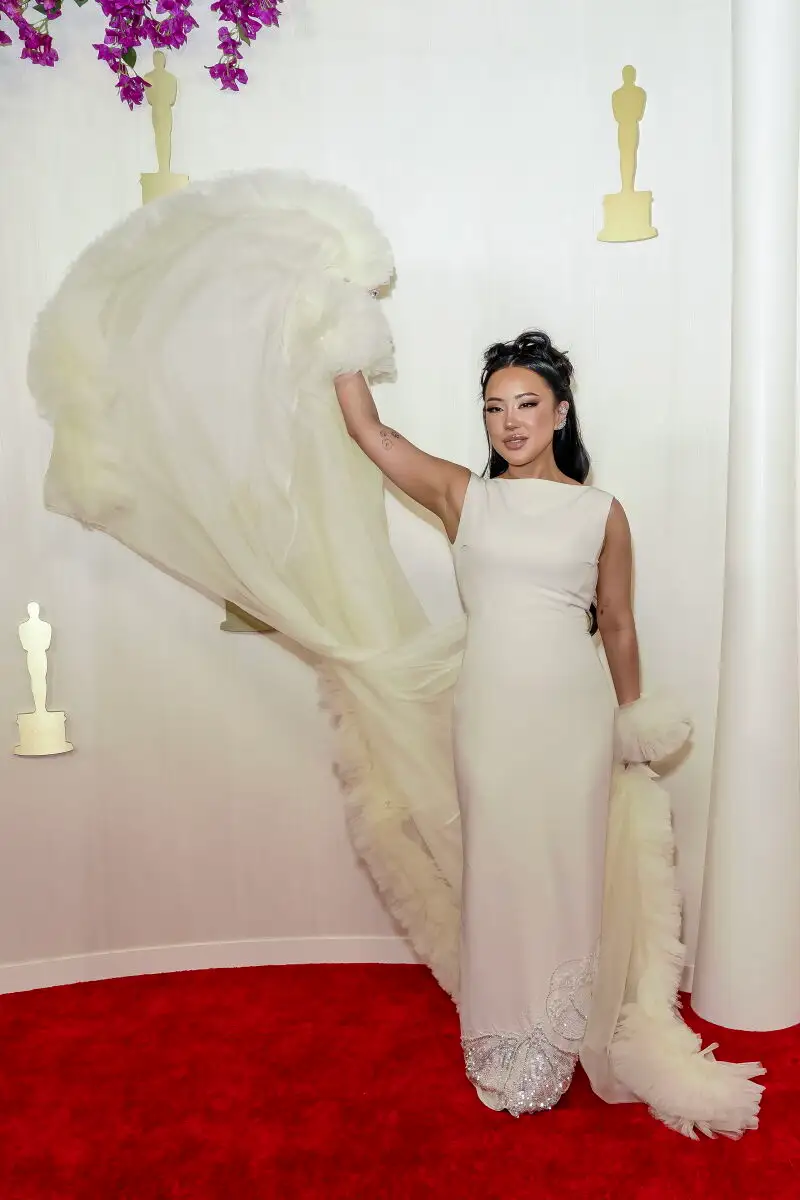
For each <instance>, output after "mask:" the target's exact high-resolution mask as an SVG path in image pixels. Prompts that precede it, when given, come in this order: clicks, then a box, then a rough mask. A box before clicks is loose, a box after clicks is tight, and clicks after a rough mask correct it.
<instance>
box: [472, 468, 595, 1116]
mask: <svg viewBox="0 0 800 1200" xmlns="http://www.w3.org/2000/svg"><path fill="white" fill-rule="evenodd" d="M611 502H612V497H611V496H609V495H608V494H607V493H605V492H602V491H599V490H598V489H596V488H593V487H581V486H572V485H570V484H563V483H554V482H551V481H549V480H542V479H513V480H511V479H494V480H483V479H480V478H478V477H477V476H474V475H473V476H472V477H471V479H470V482H469V486H468V488H467V494H466V498H465V501H464V508H463V512H462V517H461V523H460V526H459V530H458V534H457V537H456V540H455V543H454V546H453V552H454V559H455V566H456V574H457V578H458V583H459V588H460V591H461V597H462V601H463V604H464V607H465V609H466V612H467V617H468V627H467V644H466V651H465V656H464V664H463V668H462V672H461V676H460V679H459V682H458V685H457V689H456V699H455V734H454V736H455V753H456V774H457V780H458V792H459V804H460V807H461V815H462V826H463V836H464V881H463V909H462V933H461V951H462V957H461V988H460V1014H461V1031H462V1040H463V1046H464V1055H465V1060H466V1066H467V1074H468V1076H469V1078H470V1079H471V1080H472V1082H473V1083H474V1084H475V1086H476V1088H477V1090H478V1093H479V1095H480V1097H481V1099H482V1100H483V1101H484V1103H486V1104H488V1105H489V1106H490V1107H492V1108H496V1109H507V1110H508V1111H509V1112H511V1113H513V1114H514V1115H515V1116H519V1115H520V1113H523V1112H535V1111H539V1110H542V1109H547V1108H552V1107H553V1105H554V1104H556V1103H557V1102H558V1100H559V1099H560V1097H561V1096H562V1095H563V1094H564V1092H565V1091H566V1089H567V1088H568V1087H569V1084H570V1081H571V1079H572V1075H573V1072H574V1069H575V1064H576V1062H577V1056H578V1053H579V1051H580V1048H581V1042H582V1039H583V1036H584V1032H585V1029H586V1020H587V1015H588V1007H589V1003H590V998H591V985H592V976H593V972H594V965H595V958H596V951H597V945H598V940H599V936H600V918H601V906H602V895H603V868H604V860H605V837H606V820H607V812H608V803H609V791H610V785H611V771H612V752H613V722H614V698H613V695H612V691H611V686H610V683H609V681H608V678H607V675H606V672H605V670H604V668H603V666H602V664H601V661H600V658H599V656H598V653H597V649H596V647H595V645H594V642H593V641H592V639H591V637H590V636H589V633H588V622H587V611H588V609H589V607H590V605H591V604H592V602H593V600H594V597H595V588H596V583H597V569H598V559H599V555H600V551H601V548H602V545H603V539H604V536H605V527H606V521H607V518H608V513H609V510H610V507H611Z"/></svg>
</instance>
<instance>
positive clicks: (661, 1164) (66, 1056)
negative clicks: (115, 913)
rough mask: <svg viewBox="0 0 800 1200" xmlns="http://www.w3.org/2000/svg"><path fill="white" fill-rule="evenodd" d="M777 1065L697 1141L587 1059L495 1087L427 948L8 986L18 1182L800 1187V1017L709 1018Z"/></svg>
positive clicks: (172, 1196) (267, 1187)
mask: <svg viewBox="0 0 800 1200" xmlns="http://www.w3.org/2000/svg"><path fill="white" fill-rule="evenodd" d="M705 1032H707V1033H711V1034H713V1039H712V1040H715V1041H716V1040H719V1041H720V1043H721V1052H724V1053H725V1055H726V1056H728V1057H734V1058H737V1059H750V1058H760V1059H761V1060H762V1061H763V1062H764V1063H765V1065H766V1066H767V1068H768V1070H769V1076H768V1078H767V1081H766V1082H767V1085H768V1089H767V1094H766V1097H765V1100H764V1106H763V1112H762V1124H761V1129H760V1130H759V1131H758V1132H756V1133H751V1134H748V1135H747V1136H746V1137H745V1138H744V1139H743V1140H742V1141H740V1142H729V1141H727V1140H725V1139H718V1140H716V1141H713V1142H710V1141H706V1140H704V1141H702V1142H699V1143H693V1142H690V1141H687V1140H686V1139H684V1138H681V1137H679V1136H678V1135H677V1134H674V1133H671V1132H670V1131H669V1130H667V1129H664V1128H663V1127H662V1126H660V1125H658V1124H657V1123H656V1122H655V1121H654V1120H653V1119H652V1118H651V1117H649V1116H648V1115H647V1113H646V1112H645V1111H644V1109H643V1108H642V1106H641V1105H637V1106H624V1107H614V1108H611V1107H608V1106H606V1105H604V1104H602V1103H601V1102H600V1101H598V1100H596V1099H595V1098H594V1097H593V1096H592V1094H591V1092H590V1091H589V1088H588V1085H587V1083H586V1081H585V1079H584V1078H583V1076H580V1077H579V1078H578V1079H577V1080H576V1083H575V1085H574V1086H573V1088H572V1090H571V1091H570V1093H569V1095H568V1096H567V1098H566V1100H565V1101H564V1102H563V1103H562V1105H560V1106H559V1107H558V1108H557V1109H556V1110H555V1111H553V1112H552V1113H545V1114H542V1115H539V1116H534V1117H523V1118H521V1119H520V1120H518V1121H515V1120H514V1119H513V1118H512V1117H509V1116H508V1115H507V1114H496V1113H491V1112H489V1111H488V1110H487V1109H485V1108H483V1107H482V1106H481V1104H480V1103H479V1102H478V1101H477V1099H476V1098H475V1096H474V1093H473V1091H472V1088H471V1087H470V1086H469V1084H468V1083H467V1082H466V1080H465V1079H464V1076H463V1072H462V1068H461V1054H460V1048H459V1041H458V1027H457V1023H456V1017H455V1011H454V1009H453V1007H452V1005H451V1004H450V1002H449V1001H448V1000H447V999H446V997H445V996H444V995H443V993H442V992H441V991H440V990H439V989H438V988H437V986H436V985H435V983H434V982H433V979H432V978H431V976H430V975H429V974H428V973H427V972H426V971H425V970H424V969H423V968H418V967H402V966H400V967H397V966H395V967H391V966H335V967H331V966H311V967H260V968H251V969H245V970H230V971H205V972H187V973H183V974H180V975H155V976H148V977H145V978H137V979H120V980H113V981H109V982H104V983H89V984H81V985H78V986H75V987H68V988H54V989H49V990H42V991H36V992H27V993H20V994H17V995H12V996H0V1041H1V1044H2V1060H0V1061H1V1065H0V1198H2V1200H271V1198H272V1197H276V1198H278V1200H305V1198H306V1197H314V1198H315V1200H316V1198H319V1200H337V1198H339V1197H367V1198H369V1200H381V1198H384V1197H385V1198H390V1200H395V1198H396V1200H412V1198H413V1200H417V1198H418V1197H428V1196H447V1197H453V1198H457V1200H462V1198H470V1197H481V1198H485V1200H490V1198H491V1200H493V1198H496V1200H500V1198H502V1200H516V1198H517V1197H534V1198H536V1200H542V1198H549V1197H553V1198H555V1197H565V1196H568V1197H580V1198H581V1200H584V1198H586V1200H589V1198H597V1200H602V1198H604V1197H613V1200H673V1198H674V1200H689V1198H693V1197H700V1196H702V1197H713V1196H719V1197H726V1198H727V1197H744V1198H746V1200H755V1198H756V1197H762V1196H763V1197H771V1198H775V1197H796V1196H798V1195H800V1174H798V1173H797V1172H798V1168H800V1132H799V1131H800V1107H798V1101H800V1072H798V1058H799V1057H800V1030H797V1029H795V1030H792V1031H789V1032H785V1033H773V1034H747V1035H743V1034H729V1033H725V1032H721V1031H715V1030H707V1031H705Z"/></svg>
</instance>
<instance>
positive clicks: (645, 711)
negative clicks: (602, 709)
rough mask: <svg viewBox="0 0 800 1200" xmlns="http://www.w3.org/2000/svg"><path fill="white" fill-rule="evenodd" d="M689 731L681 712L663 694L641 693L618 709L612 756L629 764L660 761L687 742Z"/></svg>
mask: <svg viewBox="0 0 800 1200" xmlns="http://www.w3.org/2000/svg"><path fill="white" fill-rule="evenodd" d="M691 732H692V726H691V722H690V721H689V719H688V717H686V716H685V715H684V714H683V712H682V711H681V710H680V709H679V708H678V707H677V705H675V704H673V703H672V702H671V701H669V700H665V699H664V698H663V697H662V696H641V697H640V698H639V699H638V700H634V701H633V702H632V703H631V704H623V705H622V706H621V707H620V708H618V709H617V712H616V717H615V720H614V757H615V758H616V760H617V762H621V763H625V764H626V765H628V764H633V763H651V762H661V760H662V759H664V758H668V757H669V756H670V755H671V754H674V753H675V752H676V751H677V750H680V748H681V747H682V746H683V745H684V744H685V743H686V741H687V740H688V738H689V736H690V734H691Z"/></svg>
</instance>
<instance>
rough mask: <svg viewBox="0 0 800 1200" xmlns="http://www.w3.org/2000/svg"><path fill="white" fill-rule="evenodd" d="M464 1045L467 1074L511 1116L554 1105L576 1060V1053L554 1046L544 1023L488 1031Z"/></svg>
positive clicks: (569, 1079) (490, 1103) (486, 1098)
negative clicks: (526, 1029) (511, 1031)
mask: <svg viewBox="0 0 800 1200" xmlns="http://www.w3.org/2000/svg"><path fill="white" fill-rule="evenodd" d="M463 1045H464V1060H465V1063H466V1068H467V1078H468V1079H469V1080H470V1081H471V1082H472V1083H474V1085H475V1087H476V1088H477V1089H478V1091H479V1092H480V1093H481V1094H482V1095H481V1098H482V1099H483V1101H484V1103H485V1104H487V1105H488V1107H489V1108H494V1109H496V1110H498V1111H500V1110H501V1109H506V1110H507V1111H508V1112H510V1113H511V1115H512V1116H513V1117H519V1116H521V1115H522V1114H523V1113H534V1112H544V1111H546V1110H547V1109H550V1108H554V1107H555V1105H556V1104H558V1102H559V1100H560V1099H561V1097H562V1096H563V1095H564V1093H565V1092H566V1090H567V1088H568V1087H569V1085H570V1083H571V1082H572V1076H573V1073H574V1071H575V1064H576V1062H577V1055H576V1054H569V1053H567V1052H566V1051H564V1050H559V1048H558V1046H554V1045H553V1044H552V1042H550V1041H549V1039H548V1038H547V1036H546V1034H545V1032H544V1029H543V1028H542V1027H541V1026H540V1025H537V1026H536V1028H535V1029H533V1030H531V1032H530V1033H528V1034H526V1035H525V1036H521V1035H517V1036H514V1035H511V1036H504V1035H502V1034H498V1033H494V1034H486V1035H484V1036H483V1037H477V1038H470V1039H469V1040H468V1041H465V1042H464V1043H463Z"/></svg>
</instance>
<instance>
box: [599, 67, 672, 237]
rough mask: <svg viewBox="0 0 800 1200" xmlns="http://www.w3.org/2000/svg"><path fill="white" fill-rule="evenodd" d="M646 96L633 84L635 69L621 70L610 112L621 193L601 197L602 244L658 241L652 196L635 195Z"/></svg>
mask: <svg viewBox="0 0 800 1200" xmlns="http://www.w3.org/2000/svg"><path fill="white" fill-rule="evenodd" d="M646 103H647V94H646V92H645V91H644V89H643V88H640V87H638V86H637V84H636V68H635V67H623V68H622V87H621V88H617V90H616V91H615V92H614V94H613V96H612V97H611V108H612V111H613V113H614V120H615V121H616V122H617V140H618V143H619V170H620V175H621V177H622V190H621V191H619V192H615V193H614V194H613V195H611V196H604V197H603V217H604V221H603V228H602V229H601V230H600V232H599V233H598V235H597V238H598V241H601V242H644V241H646V240H647V239H648V238H654V237H658V230H657V229H654V228H653V226H652V223H651V220H652V207H653V193H652V192H637V191H636V188H635V186H634V185H635V181H636V156H637V152H638V150H639V125H640V122H641V120H642V118H643V117H644V110H645V105H646Z"/></svg>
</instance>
